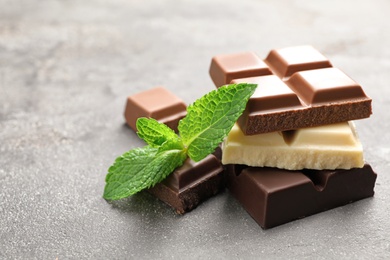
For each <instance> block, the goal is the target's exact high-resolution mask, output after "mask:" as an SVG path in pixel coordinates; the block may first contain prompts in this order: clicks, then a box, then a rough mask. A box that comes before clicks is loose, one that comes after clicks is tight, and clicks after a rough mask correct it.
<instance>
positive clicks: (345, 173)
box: [228, 164, 377, 228]
mask: <svg viewBox="0 0 390 260" xmlns="http://www.w3.org/2000/svg"><path fill="white" fill-rule="evenodd" d="M228 168H229V171H228V188H229V190H230V191H231V193H232V194H233V195H234V196H235V197H236V198H237V199H238V200H239V201H240V203H241V204H242V205H243V206H244V208H245V209H246V211H247V212H248V213H249V214H250V215H251V216H252V217H253V219H254V220H255V221H256V222H257V223H258V224H259V225H260V226H261V227H262V228H271V227H275V226H277V225H281V224H284V223H287V222H289V221H292V220H296V219H299V218H303V217H306V216H309V215H312V214H315V213H319V212H322V211H325V210H328V209H332V208H335V207H338V206H342V205H345V204H348V203H351V202H353V201H357V200H360V199H364V198H367V197H371V196H373V195H374V186H375V181H376V177H377V175H376V173H375V172H374V171H373V170H372V168H371V166H370V165H368V164H366V165H365V166H364V167H363V168H353V169H351V170H301V171H287V170H281V169H277V168H260V167H248V166H243V165H229V167H228Z"/></svg>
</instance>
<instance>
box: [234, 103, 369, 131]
mask: <svg viewBox="0 0 390 260" xmlns="http://www.w3.org/2000/svg"><path fill="white" fill-rule="evenodd" d="M371 103H372V100H371V98H367V99H363V100H354V101H348V102H344V103H341V104H331V105H328V104H324V105H321V106H312V107H309V108H299V109H291V110H285V111H277V110H276V111H271V112H270V113H264V114H261V115H256V114H254V113H252V115H250V114H248V111H244V114H243V115H241V116H240V118H239V119H238V120H237V123H238V125H239V126H240V128H241V130H242V131H243V133H244V134H245V135H255V134H261V133H268V132H274V131H286V130H293V129H299V128H305V127H313V126H318V125H329V124H335V123H341V122H345V121H351V120H358V119H364V118H367V117H370V115H371V114H372V106H371ZM356 111H359V114H357V113H354V112H356ZM308 119H311V120H308Z"/></svg>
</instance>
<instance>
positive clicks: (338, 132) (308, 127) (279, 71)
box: [210, 46, 376, 228]
mask: <svg viewBox="0 0 390 260" xmlns="http://www.w3.org/2000/svg"><path fill="white" fill-rule="evenodd" d="M210 75H211V78H212V80H213V81H214V83H215V85H216V87H220V86H222V85H225V84H230V83H240V82H247V83H256V84H258V87H257V89H256V92H255V93H254V94H253V96H252V97H251V98H250V100H249V102H248V104H247V107H246V110H245V112H244V114H243V115H242V116H241V117H240V118H239V120H238V121H237V124H236V126H235V127H234V128H233V129H232V131H231V132H230V133H229V135H228V137H227V138H226V139H225V141H224V143H223V144H222V163H223V164H225V165H228V167H227V169H228V173H227V174H228V188H229V190H230V191H231V192H232V194H233V195H234V196H235V197H236V198H237V199H238V200H239V201H240V202H241V204H242V205H243V207H244V208H245V209H246V210H247V211H248V213H249V214H250V215H251V216H252V217H253V218H254V219H255V220H256V222H257V223H258V224H259V225H260V226H262V227H263V228H270V227H274V226H277V225H280V224H283V223H286V222H289V221H292V220H294V219H298V218H302V217H305V216H308V215H312V214H315V213H318V212H321V211H325V210H327V209H331V208H335V207H338V206H341V205H345V204H347V203H350V202H353V201H356V200H359V199H363V198H366V197H370V196H373V195H374V190H373V189H374V185H375V180H376V174H375V173H374V172H373V170H372V168H371V167H370V166H369V165H368V164H365V162H364V159H363V148H362V145H361V143H360V141H359V139H358V136H357V133H356V129H355V127H354V124H353V122H351V120H356V119H362V118H367V117H369V116H370V115H371V99H370V98H369V97H367V96H366V94H365V93H364V91H363V89H362V88H361V86H359V85H358V84H357V83H356V82H355V81H354V80H352V79H351V78H350V77H348V76H347V75H346V74H345V73H344V72H342V71H341V70H339V69H337V68H334V67H333V66H332V64H331V63H330V62H329V60H328V59H327V58H326V57H325V56H323V55H322V54H321V53H320V52H319V51H317V50H316V49H314V48H313V47H311V46H298V47H289V48H284V49H278V50H272V51H271V52H270V53H269V55H268V56H267V57H266V59H265V60H264V61H263V60H261V59H260V58H259V57H258V56H257V55H256V54H254V53H250V52H247V53H239V54H229V55H220V56H216V57H214V58H213V59H212V62H211V66H210Z"/></svg>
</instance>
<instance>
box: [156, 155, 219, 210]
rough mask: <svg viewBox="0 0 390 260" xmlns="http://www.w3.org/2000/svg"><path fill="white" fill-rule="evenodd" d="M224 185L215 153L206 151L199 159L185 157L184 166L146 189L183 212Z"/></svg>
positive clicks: (215, 192) (195, 205)
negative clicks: (204, 156) (195, 160)
mask: <svg viewBox="0 0 390 260" xmlns="http://www.w3.org/2000/svg"><path fill="white" fill-rule="evenodd" d="M224 187H225V175H224V168H223V167H222V165H221V163H220V162H219V160H217V158H215V156H214V155H209V156H207V157H206V158H205V159H203V160H201V161H200V162H194V161H192V160H191V159H187V160H186V161H185V163H184V165H183V166H181V167H179V168H178V169H176V170H175V171H174V172H173V173H172V174H170V175H169V176H168V177H167V178H166V179H165V180H163V181H162V182H160V183H158V184H156V185H155V186H154V187H153V188H151V189H149V190H148V192H150V193H151V194H153V195H154V196H156V197H157V198H159V199H160V200H162V201H163V202H165V203H166V204H168V205H170V206H171V207H173V208H174V209H175V210H176V212H177V213H179V214H184V213H185V212H188V211H191V210H192V209H194V208H195V207H197V206H198V204H199V203H200V202H202V201H204V200H206V199H208V198H209V197H211V196H213V195H215V194H217V193H218V192H220V191H221V190H223V189H224Z"/></svg>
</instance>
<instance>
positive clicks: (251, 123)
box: [210, 46, 372, 135]
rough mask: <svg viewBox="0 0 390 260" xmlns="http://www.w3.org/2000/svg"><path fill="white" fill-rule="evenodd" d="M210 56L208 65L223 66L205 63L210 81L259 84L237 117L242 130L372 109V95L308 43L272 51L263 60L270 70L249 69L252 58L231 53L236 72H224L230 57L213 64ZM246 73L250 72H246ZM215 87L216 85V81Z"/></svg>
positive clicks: (354, 115)
mask: <svg viewBox="0 0 390 260" xmlns="http://www.w3.org/2000/svg"><path fill="white" fill-rule="evenodd" d="M237 55H238V54H237ZM240 55H242V54H240ZM240 55H238V56H240ZM230 56H232V55H230ZM217 57H219V56H217ZM215 59H217V58H215V57H214V58H213V61H212V65H211V66H214V67H215V66H216V65H215V64H218V66H219V67H220V68H222V69H219V70H218V73H216V72H215V71H216V70H215V68H210V75H211V77H212V79H213V81H214V82H215V81H217V82H219V81H220V79H221V78H223V79H225V80H228V79H230V78H233V80H232V81H231V82H227V83H244V82H245V83H255V84H258V87H257V89H256V92H255V93H254V94H253V95H252V97H251V98H250V99H249V101H248V105H247V107H246V109H245V111H244V113H243V115H242V116H241V117H240V118H239V119H238V124H239V126H240V128H241V129H242V131H243V132H244V133H245V134H246V135H255V134H261V133H268V132H274V131H286V130H292V129H299V128H304V127H314V126H320V125H328V124H335V123H340V122H346V121H351V120H356V119H362V118H367V117H369V116H370V115H371V114H372V108H371V98H369V97H367V96H366V94H365V93H364V91H363V89H362V87H361V86H360V85H359V84H357V83H356V82H355V81H354V80H352V79H351V78H350V77H348V76H347V75H346V74H345V73H343V72H342V71H341V70H339V69H337V68H333V67H332V65H331V63H330V62H329V61H328V60H327V59H326V58H325V57H324V56H323V55H322V54H321V53H319V52H318V51H317V50H315V49H314V48H313V47H311V46H298V47H290V48H285V49H279V50H273V51H271V52H270V54H269V55H268V57H267V59H266V64H267V65H268V66H269V69H270V71H271V72H272V75H268V74H269V73H268V74H264V71H265V70H263V71H261V70H260V71H259V72H257V71H253V70H252V69H248V68H247V66H249V64H252V63H248V64H246V63H245V62H246V61H245V59H239V58H236V60H237V63H236V64H235V71H240V73H236V74H233V75H230V74H229V76H228V73H227V72H226V71H228V69H225V68H230V67H231V66H233V65H232V64H231V63H234V59H232V60H229V62H226V63H224V62H225V61H224V59H217V60H218V63H217V62H215V61H214V60H215ZM249 67H250V66H249ZM259 67H261V66H259ZM240 68H241V69H240ZM246 72H248V73H249V72H250V74H251V75H252V76H250V77H248V76H245V75H246V74H245V73H246ZM256 74H257V75H256ZM290 76H291V77H290ZM216 87H220V83H218V84H216Z"/></svg>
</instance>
